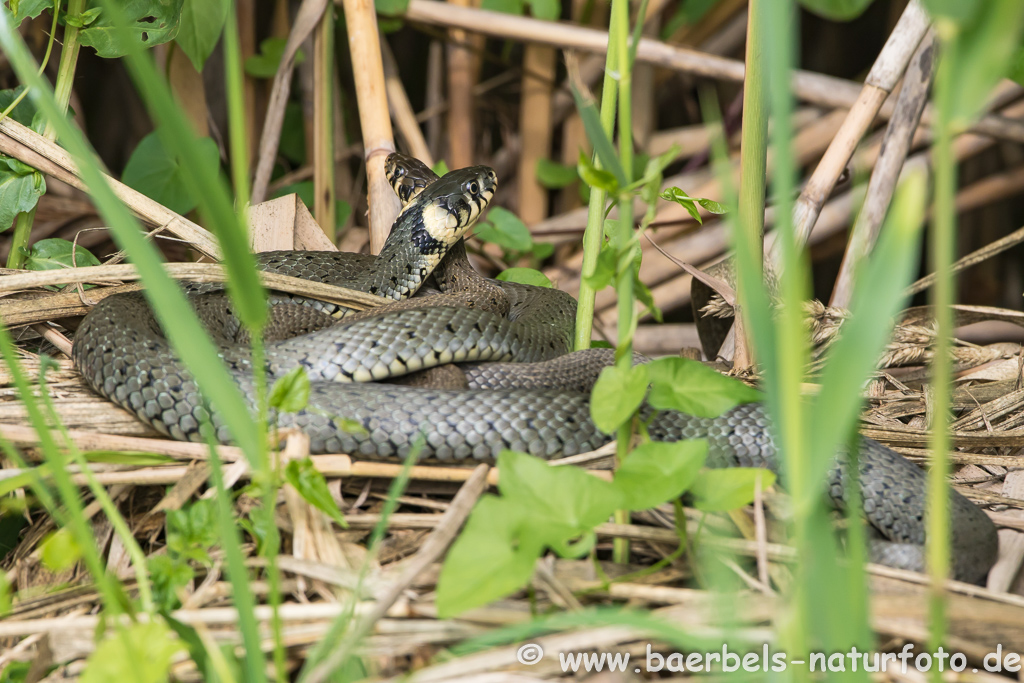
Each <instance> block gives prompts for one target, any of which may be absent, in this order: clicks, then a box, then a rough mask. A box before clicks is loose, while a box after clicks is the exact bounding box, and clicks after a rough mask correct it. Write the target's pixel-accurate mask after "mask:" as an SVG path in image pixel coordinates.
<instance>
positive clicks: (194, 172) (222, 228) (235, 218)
mask: <svg viewBox="0 0 1024 683" xmlns="http://www.w3.org/2000/svg"><path fill="white" fill-rule="evenodd" d="M102 4H103V8H104V11H105V12H109V13H110V14H111V15H112V16H113V17H114V20H115V25H117V26H119V27H123V26H126V25H127V24H126V22H125V21H124V20H123V19H124V17H123V14H122V13H121V10H120V8H119V6H118V3H115V2H112V1H111V0H104V1H103V3H102ZM119 19H120V21H118V20H119ZM228 23H229V24H230V22H228ZM119 30H121V31H124V32H127V29H124V28H120V29H119ZM227 30H230V27H229V28H228V29H227ZM124 42H125V43H126V44H134V43H133V42H132V41H131V40H129V39H128V38H127V36H126V37H125V40H124ZM125 63H126V65H127V67H128V73H129V74H130V75H131V77H132V80H133V81H134V83H135V87H136V88H137V89H138V91H139V94H140V95H141V96H142V100H143V102H144V103H145V105H146V110H147V111H148V112H149V115H150V117H151V118H152V119H153V121H154V123H155V124H156V129H157V132H158V133H159V135H160V139H161V140H162V141H163V143H164V146H165V147H166V148H167V149H173V150H175V151H176V152H177V153H178V154H179V155H180V156H181V161H182V165H183V166H184V167H185V168H187V169H189V173H186V174H184V176H183V177H184V180H185V182H186V184H187V185H188V187H189V189H190V190H191V191H192V193H193V195H194V196H195V197H196V199H197V200H198V201H199V210H200V213H202V214H203V216H204V217H205V218H206V222H207V223H208V224H209V226H210V229H211V230H213V232H214V234H216V235H217V239H218V241H219V242H220V246H221V250H222V253H223V255H224V256H223V260H224V266H225V268H226V269H227V271H228V274H229V280H228V292H229V294H230V295H231V300H232V302H234V304H235V307H236V308H237V312H238V317H239V318H240V319H241V320H242V322H243V323H244V324H245V325H246V327H249V328H258V327H261V326H262V325H263V322H264V321H265V320H266V316H267V307H266V303H265V292H264V290H263V287H262V286H261V285H260V282H259V278H258V277H257V275H256V266H255V261H254V259H253V256H252V253H251V252H250V251H249V244H248V238H247V235H246V226H245V224H244V223H243V222H242V220H241V219H240V214H237V213H236V212H235V209H234V206H233V205H232V202H231V196H230V195H229V194H228V192H227V189H226V188H225V187H224V184H223V183H222V182H221V178H220V175H219V173H218V172H217V171H216V170H215V169H212V168H210V167H209V166H208V165H206V164H204V163H203V161H202V157H201V156H200V152H199V147H198V145H197V143H196V134H195V131H194V130H192V127H191V126H190V125H189V123H188V121H187V120H186V119H185V117H184V115H183V114H182V112H181V108H180V107H179V106H178V105H177V103H176V102H175V101H174V97H173V96H172V95H171V91H170V88H169V87H168V85H167V82H166V80H165V79H164V78H163V76H162V74H160V72H159V71H158V70H157V68H156V66H155V64H154V63H153V60H152V58H151V56H150V55H147V54H145V53H143V52H141V51H140V50H138V49H134V50H131V51H129V52H128V53H127V54H126V55H125ZM243 130H244V129H243ZM235 135H238V133H236V132H234V131H233V132H232V141H233V142H234V136H235ZM242 135H243V138H244V132H243V134H242ZM235 154H237V152H235ZM243 199H244V198H243Z"/></svg>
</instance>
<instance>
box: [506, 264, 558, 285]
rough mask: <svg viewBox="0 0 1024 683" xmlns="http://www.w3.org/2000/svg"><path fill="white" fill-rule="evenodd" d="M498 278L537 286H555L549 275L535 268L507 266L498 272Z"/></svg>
mask: <svg viewBox="0 0 1024 683" xmlns="http://www.w3.org/2000/svg"><path fill="white" fill-rule="evenodd" d="M495 279H497V280H503V281H505V282H518V283H519V284H521V285H533V286H535V287H553V286H554V285H552V284H551V280H549V279H548V276H547V275H545V274H544V273H542V272H540V271H539V270H534V269H533V268H506V269H505V270H503V271H501V272H500V273H498V277H497V278H495Z"/></svg>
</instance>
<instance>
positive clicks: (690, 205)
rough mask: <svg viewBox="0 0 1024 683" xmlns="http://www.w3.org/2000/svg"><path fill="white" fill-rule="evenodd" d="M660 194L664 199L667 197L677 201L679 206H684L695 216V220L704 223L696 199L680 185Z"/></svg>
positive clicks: (671, 200) (669, 199)
mask: <svg viewBox="0 0 1024 683" xmlns="http://www.w3.org/2000/svg"><path fill="white" fill-rule="evenodd" d="M658 196H659V197H661V198H662V199H667V200H668V201H670V202H675V203H676V204H678V205H679V206H681V207H683V208H684V209H686V210H687V212H689V214H690V215H691V216H693V220H695V221H697V222H698V223H700V224H702V225H703V223H704V220H703V219H702V218H701V217H700V212H699V211H697V205H696V200H695V199H693V198H692V197H691V196H690V195H688V194H686V193H685V192H683V191H682V190H681V189H679V188H678V187H670V188H668V189H667V190H665V191H664V192H662V193H661V194H659V195H658Z"/></svg>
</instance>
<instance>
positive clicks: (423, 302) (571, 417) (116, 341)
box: [73, 155, 997, 582]
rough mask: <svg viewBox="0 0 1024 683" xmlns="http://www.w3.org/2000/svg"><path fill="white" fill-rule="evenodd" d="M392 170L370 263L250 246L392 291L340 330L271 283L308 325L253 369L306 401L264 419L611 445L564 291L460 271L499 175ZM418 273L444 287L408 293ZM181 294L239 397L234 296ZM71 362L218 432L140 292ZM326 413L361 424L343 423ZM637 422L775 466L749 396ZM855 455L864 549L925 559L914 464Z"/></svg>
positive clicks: (959, 550)
mask: <svg viewBox="0 0 1024 683" xmlns="http://www.w3.org/2000/svg"><path fill="white" fill-rule="evenodd" d="M388 170H389V175H390V177H391V180H392V183H393V186H394V188H395V190H396V192H398V194H399V196H400V198H401V199H402V200H403V202H404V204H405V207H404V209H403V211H402V213H401V214H400V215H399V217H398V219H397V220H396V221H395V224H394V226H393V228H392V232H391V236H390V237H389V238H388V241H387V243H386V245H385V247H384V249H383V250H382V252H381V254H380V255H379V256H377V257H371V256H365V255H357V254H347V253H339V252H301V251H282V252H267V253H263V254H259V255H258V256H257V262H258V266H259V267H260V268H261V269H265V270H270V271H276V272H279V273H284V274H287V275H293V276H297V277H302V278H306V279H311V280H318V281H323V282H328V283H332V284H338V285H341V286H345V287H349V288H353V289H360V290H363V291H367V292H371V293H374V294H379V295H381V296H383V297H386V298H388V299H393V300H396V301H397V302H398V303H395V304H389V305H386V306H385V307H384V308H383V309H382V312H378V311H371V312H369V313H363V314H360V315H357V316H355V318H356V319H355V320H354V321H353V322H346V321H345V320H344V319H342V321H341V322H340V323H338V324H337V325H335V324H334V323H335V318H336V317H339V316H341V315H342V314H343V311H340V310H339V309H337V308H336V307H334V306H333V305H328V304H323V305H317V306H308V305H302V304H303V303H308V302H302V301H295V300H293V299H291V298H289V297H287V296H285V295H276V294H272V296H271V297H270V302H271V319H272V324H271V327H273V326H274V324H275V323H274V322H273V321H275V320H280V321H283V322H282V325H283V326H284V327H285V328H286V329H288V331H289V333H292V332H294V331H296V330H298V331H299V332H304V333H303V334H298V335H297V336H291V337H289V338H282V339H277V340H273V341H270V339H272V338H273V336H272V335H269V334H268V342H267V344H266V353H267V355H266V368H265V371H266V373H267V374H268V375H269V376H270V378H271V379H273V378H274V377H277V376H280V375H282V374H283V373H285V372H288V371H289V370H290V369H292V368H294V367H295V366H296V365H301V366H303V367H305V368H306V371H307V372H308V374H309V377H310V380H311V381H312V388H311V396H310V402H309V406H308V407H307V409H305V410H303V411H301V412H299V413H296V414H281V415H277V416H275V417H276V419H277V420H278V422H279V424H280V425H282V426H294V427H298V428H301V429H302V430H304V431H305V432H306V433H307V434H308V435H309V437H310V441H311V449H312V451H313V452H314V453H318V452H319V453H329V452H347V453H351V454H353V455H354V456H357V457H364V458H396V457H397V458H401V457H403V456H405V455H406V454H407V453H408V452H409V450H410V448H411V447H412V444H413V442H414V440H416V439H417V437H418V436H420V435H421V434H422V435H423V436H424V437H425V447H424V452H423V453H422V454H421V457H423V458H434V459H437V460H440V461H449V462H451V461H460V460H471V459H476V460H487V459H493V458H494V457H496V456H497V455H498V453H499V452H500V451H501V450H502V449H506V448H508V449H514V450H519V451H524V452H527V453H530V454H532V455H536V456H539V457H542V458H552V457H556V456H563V455H572V454H575V453H581V452H585V451H588V450H592V449H595V448H597V447H599V446H601V445H603V444H604V443H606V442H607V441H608V440H609V438H610V437H609V436H608V435H606V434H603V433H601V432H600V431H599V430H598V429H597V428H596V427H595V426H594V424H593V423H592V421H591V419H590V411H589V403H588V401H589V392H588V391H587V387H588V386H589V385H590V384H591V383H592V382H593V381H594V379H595V378H596V376H597V374H598V373H599V372H600V369H601V367H603V366H604V365H607V364H609V363H611V362H612V356H611V354H610V353H609V352H608V351H607V350H592V351H578V352H574V353H568V351H569V349H570V343H571V341H570V340H571V329H572V324H573V317H574V315H575V301H574V300H573V299H572V298H571V297H570V296H569V295H568V294H565V293H563V292H559V291H557V290H551V289H542V288H537V287H529V286H526V285H518V284H512V283H506V282H497V281H493V280H484V279H483V278H480V277H479V276H473V275H469V274H468V273H467V269H468V262H467V261H466V259H465V251H464V247H463V244H462V237H463V235H465V234H466V232H467V231H468V230H469V228H470V227H471V226H472V224H473V223H474V222H475V221H476V219H477V218H478V217H479V216H480V214H481V213H482V211H483V210H484V208H485V207H486V206H487V204H488V203H489V201H490V199H491V197H492V196H493V193H494V190H495V188H496V186H497V180H496V178H495V174H494V172H493V171H492V170H491V169H489V168H486V167H479V166H478V167H473V168H468V169H461V170H457V171H453V172H451V173H448V174H446V175H445V176H444V177H443V178H440V179H437V176H435V175H433V174H432V172H430V171H429V169H426V168H425V167H424V166H423V165H422V164H419V163H418V162H416V161H415V160H410V159H408V158H404V157H400V156H398V155H393V156H392V157H391V158H389V161H388ZM446 252H450V253H448V255H447V256H446ZM431 273H434V277H435V279H436V281H437V283H438V285H439V287H440V289H441V290H442V293H441V294H434V295H433V296H425V297H423V296H421V297H416V298H414V299H408V297H409V296H411V295H412V294H413V293H415V292H416V291H417V290H418V289H420V288H421V287H422V285H423V284H424V283H425V282H426V281H427V280H428V278H429V277H430V276H431ZM467 277H468V278H469V279H470V280H471V281H473V282H475V283H477V284H475V285H474V284H471V291H470V293H469V295H468V296H467V295H465V294H462V295H461V296H462V298H461V299H460V298H459V296H460V295H459V294H458V293H457V292H456V291H453V290H454V289H455V288H456V287H455V285H453V283H456V284H457V283H459V282H460V281H461V280H464V279H466V278H467ZM474 277H475V280H474ZM480 283H484V284H480ZM211 290H214V291H211ZM186 292H187V294H188V296H189V298H190V300H191V301H192V303H193V305H194V306H195V308H196V310H197V313H198V314H199V316H200V318H201V319H202V320H203V322H204V324H206V326H207V328H208V329H209V330H210V333H211V335H212V336H213V337H214V339H215V341H216V342H217V343H218V344H219V347H220V351H221V355H222V357H223V360H224V362H225V363H226V365H227V366H228V368H229V370H230V371H231V373H232V375H233V377H234V379H235V381H236V382H237V383H238V385H239V387H240V388H241V390H242V391H243V393H244V394H245V395H246V396H248V397H250V401H252V398H251V397H253V396H254V395H255V390H254V385H253V381H252V367H251V354H250V352H249V348H248V346H247V344H245V343H244V340H242V337H241V332H240V330H239V327H240V326H239V325H238V322H237V318H235V317H234V315H233V314H232V312H231V304H230V301H229V300H228V298H227V297H226V295H225V294H224V292H223V291H217V290H215V288H214V287H211V286H210V285H199V286H196V285H189V286H186ZM492 295H494V296H492ZM492 299H494V301H495V302H497V303H496V307H497V308H498V309H500V310H498V311H497V312H496V311H495V310H494V308H495V306H492V305H491V303H492V301H491V300H492ZM501 300H504V301H503V302H502V301H501ZM407 301H408V302H409V303H406V302H407ZM73 358H74V361H75V364H76V366H77V367H78V369H79V370H80V371H81V373H82V375H83V376H84V378H85V380H86V381H87V382H88V383H89V384H90V386H91V387H92V388H93V389H94V390H96V391H97V392H99V393H100V394H102V395H103V396H105V397H107V398H109V399H110V400H112V401H114V402H115V403H117V404H118V405H120V406H122V407H124V408H126V409H127V410H129V411H131V412H132V413H134V414H135V415H136V416H138V418H139V419H141V420H142V421H143V422H146V423H147V424H149V425H151V426H153V427H154V428H156V429H157V430H158V431H160V432H162V433H164V434H167V435H169V436H171V437H173V438H175V439H181V440H191V441H200V440H202V437H201V435H200V427H201V425H203V424H204V423H206V422H207V421H211V422H212V424H213V427H214V428H215V430H216V437H217V438H218V440H219V441H221V442H222V443H229V442H230V441H231V438H230V434H229V432H228V430H227V428H226V426H225V425H224V424H223V423H222V422H221V421H220V420H219V418H218V415H217V414H216V413H214V414H213V415H209V414H208V413H207V410H206V409H205V408H204V407H203V402H202V400H201V398H200V395H199V389H198V387H197V385H196V383H195V382H194V380H193V379H192V376H191V375H190V373H189V371H188V369H187V368H186V367H185V366H184V365H183V364H182V363H181V362H180V360H178V359H177V357H176V355H175V354H174V352H173V350H172V349H171V347H170V344H169V343H168V342H167V340H166V338H165V337H164V335H163V333H162V332H161V330H160V325H159V323H158V322H157V320H156V318H155V317H154V315H153V313H152V311H151V310H150V308H149V306H148V304H147V303H146V300H145V298H144V296H143V295H142V294H141V293H139V292H132V293H125V294H119V295H115V296H111V297H108V298H106V299H104V300H103V301H101V302H100V303H99V304H98V305H97V306H96V307H94V308H93V310H92V311H91V312H90V313H89V314H88V315H87V316H86V317H85V319H84V321H83V322H82V324H81V325H80V327H79V329H78V331H77V334H76V336H75V341H74V350H73ZM449 363H468V364H469V365H466V366H461V365H460V366H459V367H465V368H466V370H465V375H466V386H468V389H435V388H429V387H417V386H398V385H394V384H389V383H378V382H375V381H373V380H381V379H385V378H389V377H394V376H397V375H404V374H408V373H413V372H415V371H418V370H421V369H425V368H430V367H436V366H442V365H445V364H449ZM337 417H342V418H346V419H347V420H350V421H351V420H354V421H355V422H358V423H359V424H361V425H362V429H359V430H353V429H351V427H350V426H349V428H348V429H346V428H345V427H346V425H345V423H344V422H343V421H341V420H336V419H334V418H337ZM349 424H351V423H349ZM649 432H650V436H651V438H653V439H656V440H679V439H689V438H705V439H707V440H708V443H709V448H710V451H709V459H708V463H709V465H711V466H718V467H728V466H753V467H767V468H770V469H772V470H774V471H778V470H779V467H780V458H779V457H778V455H777V453H776V449H775V446H774V445H773V442H772V436H771V429H770V422H769V417H768V414H767V412H766V410H765V408H764V407H763V406H762V405H760V404H747V405H742V406H738V407H736V408H734V409H732V410H730V411H728V412H727V413H725V414H723V415H721V416H720V417H717V418H713V419H706V418H698V417H693V416H690V415H686V414H682V413H676V412H669V411H665V412H660V413H658V414H657V415H656V416H655V417H654V419H653V421H652V422H651V424H650V428H649ZM858 463H859V469H860V472H859V481H860V488H861V491H860V498H861V500H862V501H863V508H864V513H865V516H866V518H867V519H868V521H869V522H870V523H871V525H872V526H873V527H874V529H875V530H877V532H878V535H879V536H880V537H881V538H880V539H878V540H875V541H873V542H872V552H871V555H872V558H873V559H874V560H876V561H881V562H884V563H886V564H889V565H892V566H897V567H904V568H908V569H915V570H921V569H922V567H923V566H924V558H923V555H924V554H923V543H924V540H925V525H924V521H923V518H924V512H923V511H924V509H925V491H926V483H925V474H924V472H923V471H922V470H921V469H920V468H918V467H917V466H915V465H913V464H911V463H909V462H908V461H907V460H905V459H904V458H902V457H901V456H900V455H898V454H897V453H895V452H893V451H892V450H890V449H888V448H886V447H884V446H882V445H881V444H878V443H876V442H874V441H871V440H868V439H862V440H861V442H860V448H859V451H858ZM845 493H846V487H845V486H844V458H843V457H842V456H839V457H837V459H836V462H835V465H834V467H832V468H831V471H830V472H829V475H828V495H829V496H830V497H831V499H832V500H833V502H834V503H835V504H837V505H842V504H843V502H844V499H845V497H846V496H845ZM950 513H951V517H952V533H953V554H952V555H953V557H952V559H953V573H954V575H955V576H956V577H957V578H960V579H962V580H965V581H971V582H979V581H981V580H983V579H984V577H985V575H986V574H987V572H988V570H989V568H990V567H991V566H992V564H993V563H994V561H995V557H996V553H997V537H996V531H995V526H994V525H993V523H992V522H991V520H989V518H988V517H987V516H986V515H985V514H984V513H983V512H982V511H981V510H980V509H979V508H977V507H975V506H974V505H973V504H971V502H970V501H968V500H967V499H965V498H964V497H962V496H961V495H959V494H958V493H956V492H951V493H950Z"/></svg>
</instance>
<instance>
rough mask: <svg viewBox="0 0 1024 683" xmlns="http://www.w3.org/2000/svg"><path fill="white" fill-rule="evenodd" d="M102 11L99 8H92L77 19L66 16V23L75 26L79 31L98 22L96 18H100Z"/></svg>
mask: <svg viewBox="0 0 1024 683" xmlns="http://www.w3.org/2000/svg"><path fill="white" fill-rule="evenodd" d="M101 11H102V10H101V9H100V8H99V7H90V8H89V9H87V10H85V11H84V12H82V13H81V14H79V15H78V16H76V17H73V16H70V15H65V16H64V23H65V24H67V25H68V26H74V27H75V28H78V29H83V28H85V27H86V26H88V25H89V24H91V23H93V22H95V21H96V18H97V17H99V16H100V12H101Z"/></svg>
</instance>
